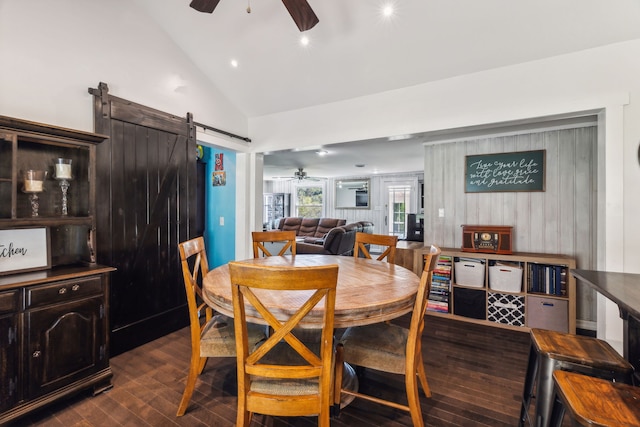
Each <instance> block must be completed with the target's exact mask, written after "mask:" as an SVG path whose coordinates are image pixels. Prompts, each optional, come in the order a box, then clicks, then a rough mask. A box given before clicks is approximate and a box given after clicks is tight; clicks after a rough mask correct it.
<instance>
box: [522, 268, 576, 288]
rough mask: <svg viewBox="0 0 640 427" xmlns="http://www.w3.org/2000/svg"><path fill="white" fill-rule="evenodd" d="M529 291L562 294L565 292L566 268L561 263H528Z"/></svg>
mask: <svg viewBox="0 0 640 427" xmlns="http://www.w3.org/2000/svg"><path fill="white" fill-rule="evenodd" d="M527 274H528V275H529V276H528V278H527V279H528V283H529V292H536V293H541V294H547V295H558V296H563V295H566V294H567V268H566V267H563V266H561V265H546V264H529V271H528V273H527Z"/></svg>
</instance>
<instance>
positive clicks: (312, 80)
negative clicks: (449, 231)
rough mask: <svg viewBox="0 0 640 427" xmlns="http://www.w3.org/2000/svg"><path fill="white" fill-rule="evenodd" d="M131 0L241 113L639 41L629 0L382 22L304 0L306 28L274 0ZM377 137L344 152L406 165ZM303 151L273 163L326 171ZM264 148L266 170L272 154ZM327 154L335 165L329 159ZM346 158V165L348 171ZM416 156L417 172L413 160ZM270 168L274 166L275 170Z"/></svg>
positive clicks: (460, 5) (409, 12)
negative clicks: (200, 4)
mask: <svg viewBox="0 0 640 427" xmlns="http://www.w3.org/2000/svg"><path fill="white" fill-rule="evenodd" d="M135 1H136V2H137V3H138V4H139V5H140V6H141V8H142V9H143V11H145V12H147V13H148V14H149V15H150V16H151V17H152V18H153V19H155V20H156V21H157V22H158V23H159V25H160V26H161V27H162V28H164V29H165V30H166V32H167V34H168V35H169V36H170V37H171V38H172V39H173V40H174V41H175V43H176V45H178V46H179V47H180V48H181V49H182V50H183V51H184V52H185V54H186V55H187V56H188V57H189V58H190V59H191V61H193V63H194V64H195V65H196V66H197V67H198V68H199V69H200V70H202V72H203V74H205V75H206V76H207V77H208V78H209V79H210V80H211V83H212V84H213V85H214V86H216V87H217V88H218V89H219V90H220V91H221V92H222V93H224V94H225V95H226V96H227V97H228V98H229V100H230V101H231V102H232V103H234V104H235V105H236V106H237V107H238V109H239V110H240V111H242V112H243V113H244V114H246V115H247V117H257V116H261V115H266V114H272V113H278V112H282V111H288V110H293V109H299V108H304V107H308V106H313V105H318V104H325V103H330V102H335V101H340V100H344V99H349V98H353V97H358V96H364V95H368V94H373V93H379V92H383V91H387V90H392V89H398V88H403V87H410V86H412V85H417V84H421V83H426V82H430V81H436V80H441V79H445V78H448V77H453V76H458V75H463V74H469V73H474V72H478V71H483V70H488V69H492V68H497V67H503V66H507V65H513V64H517V63H523V62H528V61H533V60H537V59H542V58H546V57H551V56H556V55H562V54H566V53H569V52H575V51H579V50H584V49H590V48H594V47H599V46H604V45H607V44H611V43H617V42H622V41H626V40H632V39H637V38H640V1H639V0H614V1H611V0H609V1H605V0H518V1H514V0H390V1H391V3H394V4H395V7H396V14H395V15H394V16H393V17H392V18H391V19H384V18H383V17H382V15H381V8H382V6H383V5H384V4H386V3H389V0H308V1H309V3H310V5H311V7H312V8H313V9H314V11H315V13H316V15H317V16H318V18H319V20H320V22H319V23H318V24H317V25H316V26H315V27H314V28H313V29H311V30H309V31H307V32H305V33H300V32H299V31H298V29H297V27H296V26H295V24H294V23H293V21H292V19H291V17H290V16H289V14H288V12H287V10H286V9H285V7H284V5H283V4H282V2H281V1H279V0H221V1H220V4H219V5H218V7H217V8H216V10H215V11H214V12H213V14H206V13H200V12H197V11H195V10H193V9H192V8H190V7H189V3H190V0H162V2H159V1H157V0H135ZM247 3H250V4H251V10H252V12H251V13H250V14H247V12H246V7H247ZM302 34H304V35H307V36H308V37H309V39H310V44H309V46H307V47H302V46H301V45H300V44H299V39H300V37H301V35H302ZM232 59H235V60H237V61H238V64H239V66H238V67H237V68H233V67H231V65H230V62H231V60H232ZM382 142H383V143H382V144H380V146H379V147H378V148H379V150H378V149H376V150H373V149H372V148H373V146H371V145H367V147H368V149H367V150H362V149H361V146H360V145H357V144H354V149H357V151H355V153H352V155H353V156H356V155H357V158H358V159H359V160H358V161H357V162H358V163H365V164H370V165H371V164H373V163H376V164H377V165H379V166H378V167H379V168H381V169H379V172H380V173H387V172H394V170H391V169H392V168H394V167H396V168H397V167H402V168H403V170H405V171H406V170H409V169H412V168H413V165H408V164H406V161H405V160H406V158H405V160H403V161H402V162H394V159H396V158H399V155H400V154H404V153H402V149H403V147H404V145H400V144H399V142H398V143H397V144H394V145H391V144H387V143H386V140H385V141H382ZM369 143H370V142H369ZM413 143H414V144H416V143H417V144H418V146H419V145H420V144H421V140H413ZM404 144H407V151H410V152H414V151H412V150H414V149H415V146H414V147H409V146H408V143H407V142H406V141H405V142H404ZM389 148H391V149H392V150H393V153H395V154H394V156H390V155H389V151H388V149H389ZM312 154H314V153H312ZM342 154H344V153H342ZM304 155H305V154H295V155H294V154H291V156H293V157H294V159H293V160H291V159H289V160H286V159H281V160H279V161H282V162H284V161H285V160H286V161H288V162H290V164H287V165H284V166H286V167H287V168H288V169H286V172H285V173H286V174H287V175H290V174H293V171H295V169H296V168H297V167H300V166H304V167H305V169H308V170H309V171H310V172H312V173H313V174H324V175H327V176H335V172H334V173H329V172H327V173H325V172H324V171H323V168H322V167H321V165H322V163H321V162H318V161H317V159H316V158H315V157H313V158H312V159H306V158H304V157H299V158H298V159H296V158H295V156H304ZM314 155H315V154H314ZM344 155H345V156H346V154H344ZM369 156H377V158H376V157H369ZM270 157H275V156H267V160H265V165H266V167H265V170H267V169H269V168H270V167H271V165H270V164H269V162H271V161H272V160H273V161H274V162H275V159H272V160H269V158H270ZM347 157H348V156H347ZM340 158H344V156H343V157H340ZM410 158H411V157H410ZM415 158H416V156H413V159H414V161H415ZM326 159H327V160H326V162H329V163H331V164H334V163H336V162H337V161H338V159H339V157H338V156H335V157H334V156H327V157H326ZM355 160H356V158H355V157H353V158H348V163H346V164H351V166H352V168H353V165H354V164H355V163H356V162H355ZM418 160H419V163H418V165H419V167H418V168H417V169H415V170H419V169H422V166H421V163H422V159H421V157H420V158H418ZM308 161H314V162H315V164H317V167H315V166H313V170H312V165H311V164H309V163H306V162H308ZM294 163H295V164H294ZM398 163H399V164H398ZM330 166H331V165H327V166H326V169H335V167H336V165H334V167H333V168H331V167H330ZM273 168H274V169H273V173H272V174H273V175H278V174H279V175H282V173H281V172H284V170H279V171H276V169H275V168H276V165H275V164H274V165H273ZM383 168H387V169H383ZM310 174H311V173H310ZM354 174H355V173H354ZM339 175H341V176H345V175H351V174H350V173H349V174H339Z"/></svg>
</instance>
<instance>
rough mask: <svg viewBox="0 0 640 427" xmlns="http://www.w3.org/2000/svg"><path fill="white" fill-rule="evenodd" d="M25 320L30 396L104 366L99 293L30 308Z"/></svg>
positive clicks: (101, 309)
mask: <svg viewBox="0 0 640 427" xmlns="http://www.w3.org/2000/svg"><path fill="white" fill-rule="evenodd" d="M25 323H26V324H25V326H26V328H27V331H26V333H27V336H28V346H27V353H26V357H27V359H28V360H27V362H26V365H27V366H28V367H29V369H28V382H29V384H28V389H29V395H30V397H34V396H37V395H41V394H44V393H47V392H49V391H52V390H55V389H57V388H60V387H62V386H64V385H66V384H70V383H72V382H74V381H76V380H79V379H81V378H83V377H85V376H86V375H88V374H90V373H91V372H97V371H99V370H100V369H102V368H104V367H106V366H107V365H106V355H105V354H104V353H105V346H104V332H103V331H104V304H103V298H102V296H100V297H94V298H89V299H81V300H76V301H72V302H68V303H64V304H57V305H52V306H48V307H42V308H41V309H33V310H29V311H27V312H26V313H25Z"/></svg>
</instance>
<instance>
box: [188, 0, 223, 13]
mask: <svg viewBox="0 0 640 427" xmlns="http://www.w3.org/2000/svg"><path fill="white" fill-rule="evenodd" d="M218 3H220V0H192V1H191V4H190V5H189V6H191V7H192V8H194V9H195V10H197V11H198V12H205V13H213V11H214V9H215V8H216V6H218Z"/></svg>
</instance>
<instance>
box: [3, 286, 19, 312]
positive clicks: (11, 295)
mask: <svg viewBox="0 0 640 427" xmlns="http://www.w3.org/2000/svg"><path fill="white" fill-rule="evenodd" d="M19 296H20V289H15V290H13V291H7V292H0V314H2V313H12V312H15V311H18V310H19V309H20V299H19Z"/></svg>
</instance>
